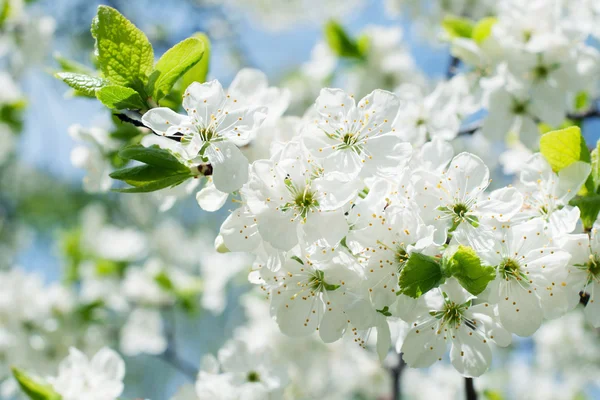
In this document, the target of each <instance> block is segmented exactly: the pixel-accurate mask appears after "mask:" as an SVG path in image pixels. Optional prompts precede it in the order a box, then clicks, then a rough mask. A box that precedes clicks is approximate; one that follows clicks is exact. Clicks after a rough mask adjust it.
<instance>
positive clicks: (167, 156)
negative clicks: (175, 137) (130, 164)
mask: <svg viewBox="0 0 600 400" xmlns="http://www.w3.org/2000/svg"><path fill="white" fill-rule="evenodd" d="M119 157H121V158H124V159H126V160H136V161H140V162H143V163H145V164H148V165H154V166H157V167H162V168H167V169H173V170H177V171H181V172H186V171H187V172H189V170H190V169H189V168H188V167H187V166H185V165H184V164H182V163H180V162H179V160H178V159H177V157H175V156H174V155H173V154H171V152H170V151H169V150H165V149H161V148H160V147H158V146H150V147H144V146H141V145H134V146H128V147H125V148H124V149H122V150H121V151H120V152H119Z"/></svg>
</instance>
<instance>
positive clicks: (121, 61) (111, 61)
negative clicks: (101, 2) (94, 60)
mask: <svg viewBox="0 0 600 400" xmlns="http://www.w3.org/2000/svg"><path fill="white" fill-rule="evenodd" d="M92 36H93V37H94V38H95V39H96V52H97V55H98V63H99V65H100V70H101V71H102V73H103V74H104V77H105V78H106V79H108V80H110V81H111V82H112V83H114V84H117V85H120V86H128V87H133V88H137V89H139V90H142V89H143V88H144V86H145V84H146V83H147V82H148V76H149V75H150V73H151V72H152V68H153V66H154V51H153V50H152V45H151V44H150V42H149V41H148V38H147V37H146V35H145V34H144V32H142V31H141V30H139V29H138V28H137V27H136V26H135V25H133V24H132V23H131V22H130V21H129V20H128V19H127V18H125V17H124V16H123V15H121V14H120V13H119V12H118V11H117V10H115V9H114V8H111V7H108V6H100V7H98V14H97V15H96V17H95V18H94V21H93V22H92Z"/></svg>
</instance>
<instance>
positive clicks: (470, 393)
mask: <svg viewBox="0 0 600 400" xmlns="http://www.w3.org/2000/svg"><path fill="white" fill-rule="evenodd" d="M477 398H478V396H477V392H476V391H475V386H474V385H473V378H465V399H467V400H477Z"/></svg>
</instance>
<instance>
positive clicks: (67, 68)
mask: <svg viewBox="0 0 600 400" xmlns="http://www.w3.org/2000/svg"><path fill="white" fill-rule="evenodd" d="M54 59H55V60H56V62H57V63H58V65H59V66H60V69H61V70H62V72H74V73H76V74H82V75H94V72H95V71H94V70H93V69H91V68H89V67H87V66H85V65H83V64H80V63H78V62H77V61H73V60H69V59H68V58H65V57H63V56H61V55H60V54H58V53H56V54H54Z"/></svg>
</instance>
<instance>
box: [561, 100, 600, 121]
mask: <svg viewBox="0 0 600 400" xmlns="http://www.w3.org/2000/svg"><path fill="white" fill-rule="evenodd" d="M567 118H569V119H573V120H579V121H581V120H584V119H590V118H600V110H598V107H597V105H596V102H595V101H594V107H592V108H590V109H589V110H587V111H584V112H582V113H573V114H567Z"/></svg>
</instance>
